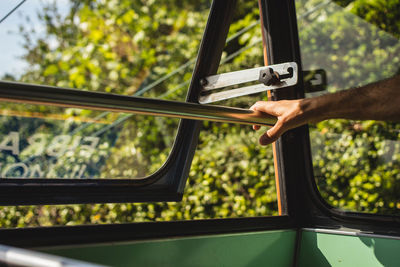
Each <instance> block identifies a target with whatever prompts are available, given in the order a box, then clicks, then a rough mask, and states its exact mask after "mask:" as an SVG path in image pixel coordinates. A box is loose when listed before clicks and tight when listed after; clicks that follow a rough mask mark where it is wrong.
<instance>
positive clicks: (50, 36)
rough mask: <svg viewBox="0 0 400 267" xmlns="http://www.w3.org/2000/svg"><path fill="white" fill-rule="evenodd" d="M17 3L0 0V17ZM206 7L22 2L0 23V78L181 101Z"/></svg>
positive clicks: (198, 4) (205, 3) (169, 3)
mask: <svg viewBox="0 0 400 267" xmlns="http://www.w3.org/2000/svg"><path fill="white" fill-rule="evenodd" d="M17 4H18V1H1V3H0V10H1V13H0V16H5V15H6V13H8V12H9V11H10V10H12V9H13V7H15V6H16V5H17ZM209 7H210V1H209V0H205V1H194V2H184V3H181V2H180V1H146V2H143V1H138V0H137V1H130V0H129V1H128V0H124V1H111V0H110V1H106V0H97V1H75V0H71V1H52V0H46V1H44V0H30V1H26V2H25V3H23V4H22V5H21V6H19V7H18V8H17V10H16V11H15V12H13V13H12V14H11V15H10V16H8V17H7V18H5V20H4V21H3V22H2V23H1V27H0V37H1V40H2V42H1V43H0V49H1V51H7V53H2V54H1V55H0V79H2V80H17V81H22V82H26V83H35V84H45V85H52V86H60V87H69V88H76V89H82V90H91V91H98V92H108V93H117V94H126V95H142V96H146V97H156V98H157V97H160V96H161V95H163V94H173V95H174V97H175V99H177V100H178V99H179V100H184V97H185V95H186V89H187V86H182V85H181V84H182V83H183V82H186V81H188V80H190V78H191V72H192V68H193V66H194V62H195V57H196V54H197V50H198V46H199V43H200V40H201V37H202V33H203V29H204V27H205V24H206V20H207V16H208V9H209ZM0 18H1V17H0ZM185 85H187V84H185ZM177 87H179V88H178V89H179V90H178V89H176V88H177ZM171 90H173V91H174V92H173V93H172V92H171Z"/></svg>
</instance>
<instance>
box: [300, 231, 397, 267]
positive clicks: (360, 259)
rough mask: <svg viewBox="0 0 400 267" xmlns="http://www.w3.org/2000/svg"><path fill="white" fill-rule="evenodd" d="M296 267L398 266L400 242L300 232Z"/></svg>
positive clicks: (386, 239)
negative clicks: (297, 264) (299, 246)
mask: <svg viewBox="0 0 400 267" xmlns="http://www.w3.org/2000/svg"><path fill="white" fill-rule="evenodd" d="M299 266H301V267H302V266H321V267H324V266H349V267H350V266H351V267H354V266H363V267H368V266H387V267H391V266H400V240H395V239H388V238H377V237H363V236H347V235H337V234H326V233H315V232H311V231H303V232H302V239H301V249H300V255H299Z"/></svg>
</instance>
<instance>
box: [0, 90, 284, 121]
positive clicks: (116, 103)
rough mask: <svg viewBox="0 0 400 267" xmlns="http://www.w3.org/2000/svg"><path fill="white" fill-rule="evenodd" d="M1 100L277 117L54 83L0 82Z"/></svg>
mask: <svg viewBox="0 0 400 267" xmlns="http://www.w3.org/2000/svg"><path fill="white" fill-rule="evenodd" d="M0 101H8V102H16V103H29V104H36V105H52V106H60V107H74V108H83V109H94V110H102V111H112V112H124V113H133V114H144V115H154V116H165V117H174V118H182V119H194V120H209V121H217V122H229V123H240V124H248V125H254V124H258V125H264V126H271V125H273V124H275V122H276V118H275V117H273V116H267V115H266V114H265V115H264V114H261V113H260V112H254V111H251V110H248V109H239V108H230V107H222V106H211V105H200V104H195V103H189V102H179V101H169V100H159V99H149V98H141V97H133V96H124V95H114V94H106V93H99V92H90V91H80V90H74V89H66V88H57V87H51V86H40V85H26V84H21V83H11V82H0Z"/></svg>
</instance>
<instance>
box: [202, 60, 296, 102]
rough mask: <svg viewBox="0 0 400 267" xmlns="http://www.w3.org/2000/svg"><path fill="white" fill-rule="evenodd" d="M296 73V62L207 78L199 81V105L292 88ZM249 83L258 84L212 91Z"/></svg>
mask: <svg viewBox="0 0 400 267" xmlns="http://www.w3.org/2000/svg"><path fill="white" fill-rule="evenodd" d="M297 72H298V68H297V64H296V62H287V63H282V64H276V65H270V66H265V67H260V68H254V69H248V70H240V71H234V72H229V73H223V74H218V75H212V76H208V77H205V78H203V79H201V80H200V83H201V86H202V91H201V95H200V98H199V103H200V104H207V103H212V102H217V101H221V100H225V99H230V98H234V97H239V96H244V95H250V94H255V93H259V92H263V91H268V90H275V89H280V88H285V87H288V86H293V85H295V84H296V83H297V77H298V73H297ZM249 82H258V84H255V85H249V86H245V87H240V88H234V89H228V90H224V91H214V90H216V89H220V90H221V89H222V90H223V88H225V89H226V87H230V86H235V85H238V84H243V83H249Z"/></svg>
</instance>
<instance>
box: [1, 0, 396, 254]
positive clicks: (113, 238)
mask: <svg viewBox="0 0 400 267" xmlns="http://www.w3.org/2000/svg"><path fill="white" fill-rule="evenodd" d="M234 2H235V1H232V2H229V1H228V2H226V1H223V0H214V2H213V5H212V9H211V13H210V19H209V23H210V21H212V19H211V18H212V17H213V16H214V17H215V19H216V18H217V17H219V16H220V14H219V13H218V12H222V10H224V9H225V8H227V7H226V6H227V5H230V4H232V5H233V6H234ZM259 4H260V12H261V18H262V20H263V25H262V27H263V28H262V32H263V35H264V39H265V45H266V51H267V58H268V63H269V64H278V63H282V62H287V61H295V62H297V63H298V66H299V80H300V81H301V80H302V76H301V73H302V72H301V58H300V49H299V39H298V30H297V17H296V11H295V1H294V0H259ZM229 8H230V12H233V9H232V7H229ZM217 11H218V12H217ZM214 12H215V13H214ZM222 24H224V25H225V26H226V24H229V23H228V22H226V21H224V22H223V23H222ZM210 28H211V26H207V30H206V33H205V35H204V36H205V37H204V38H205V39H203V41H202V47H201V49H200V51H203V50H205V49H206V48H204V47H203V46H205V44H208V48H207V49H209V51H208V52H210V51H212V50H214V52H215V40H213V39H207V38H212V37H213V36H215V35H220V33H219V32H218V31H217V29H216V28H212V29H211V32H212V33H208V32H209V31H210ZM207 33H208V34H209V35H207ZM216 38H217V37H216ZM223 43H224V41H221V47H222V48H221V47H219V48H220V49H223ZM210 53H211V52H210ZM205 54H206V55H207V56H209V54H207V53H205ZM199 55H202V54H201V53H200V54H199ZM207 56H205V57H204V58H203V57H200V56H199V58H198V63H197V65H196V69H197V68H200V67H199V66H203V67H202V68H204V69H202V71H203V73H196V74H195V76H194V78H193V81H192V85H191V88H192V89H191V90H198V87H196V86H197V85H196V83H197V82H198V79H199V78H200V77H202V76H203V75H204V74H205V75H207V74H211V71H210V72H209V73H206V72H207V71H209V70H210V68H209V66H207V65H205V64H202V63H204V62H205V61H206V60H207ZM203 60H204V61H203ZM212 67H213V68H214V67H215V69H212V71H216V68H217V67H218V66H216V65H213V66H212ZM199 72H200V71H199ZM200 74H201V75H200ZM196 75H197V76H196ZM196 81H197V82H196ZM197 84H198V83H197ZM192 86H193V87H192ZM195 93H197V95H198V91H197V92H195ZM302 97H304V85H303V84H302V83H301V82H300V83H298V84H297V85H295V86H292V87H289V88H286V89H280V90H277V91H274V92H273V93H272V100H274V101H276V100H281V99H297V98H302ZM195 99H196V94H194V95H193V97H192V98H190V97H189V98H188V100H189V101H195ZM183 123H184V122H182V124H183ZM190 123H193V124H190ZM190 125H192V126H193V125H195V126H196V127H198V126H199V123H198V122H197V123H196V122H193V121H189V123H188V126H190ZM181 127H183V126H182V125H181ZM197 131H198V128H197ZM197 134H198V132H197V133H196V135H197ZM193 136H194V135H192V136H191V137H193ZM188 142H189V141H188ZM189 144H191V145H193V146H194V143H192V142H189ZM192 149H193V150H194V147H193V148H192ZM191 153H193V151H192V152H191ZM276 158H277V170H276V171H277V172H278V180H279V183H278V186H279V188H280V190H279V191H280V196H279V198H280V201H281V205H282V215H281V216H273V217H258V218H232V219H209V220H193V221H177V222H157V223H153V222H149V223H147V222H146V223H127V224H115V225H84V226H75V227H45V228H25V229H1V230H0V243H6V244H10V245H17V246H24V247H38V246H52V245H72V244H83V243H86V244H89V243H98V242H118V241H128V240H129V241H132V240H143V239H154V238H163V237H176V236H188V235H190V236H193V235H204V234H221V233H235V232H248V231H261V230H278V229H297V230H298V235H300V232H301V229H302V228H324V229H343V228H348V229H353V230H359V231H362V232H368V233H376V234H384V235H385V234H386V235H387V234H390V235H394V236H400V220H399V218H395V217H393V216H382V215H375V214H364V213H356V212H346V211H341V210H337V209H335V208H332V207H330V206H329V205H327V203H326V202H325V201H324V200H323V199H322V198H321V196H320V194H319V192H318V190H317V187H316V184H315V180H314V175H313V168H312V158H311V149H310V140H309V132H308V126H302V127H298V128H296V129H292V130H290V131H288V132H286V133H285V134H284V135H283V136H282V137H281V138H280V139H279V140H278V141H277V142H276ZM186 159H188V158H186ZM55 236H56V237H57V238H54V237H55ZM300 240H301V238H299V236H298V237H297V241H298V242H299V241H300ZM295 257H296V255H295Z"/></svg>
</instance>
